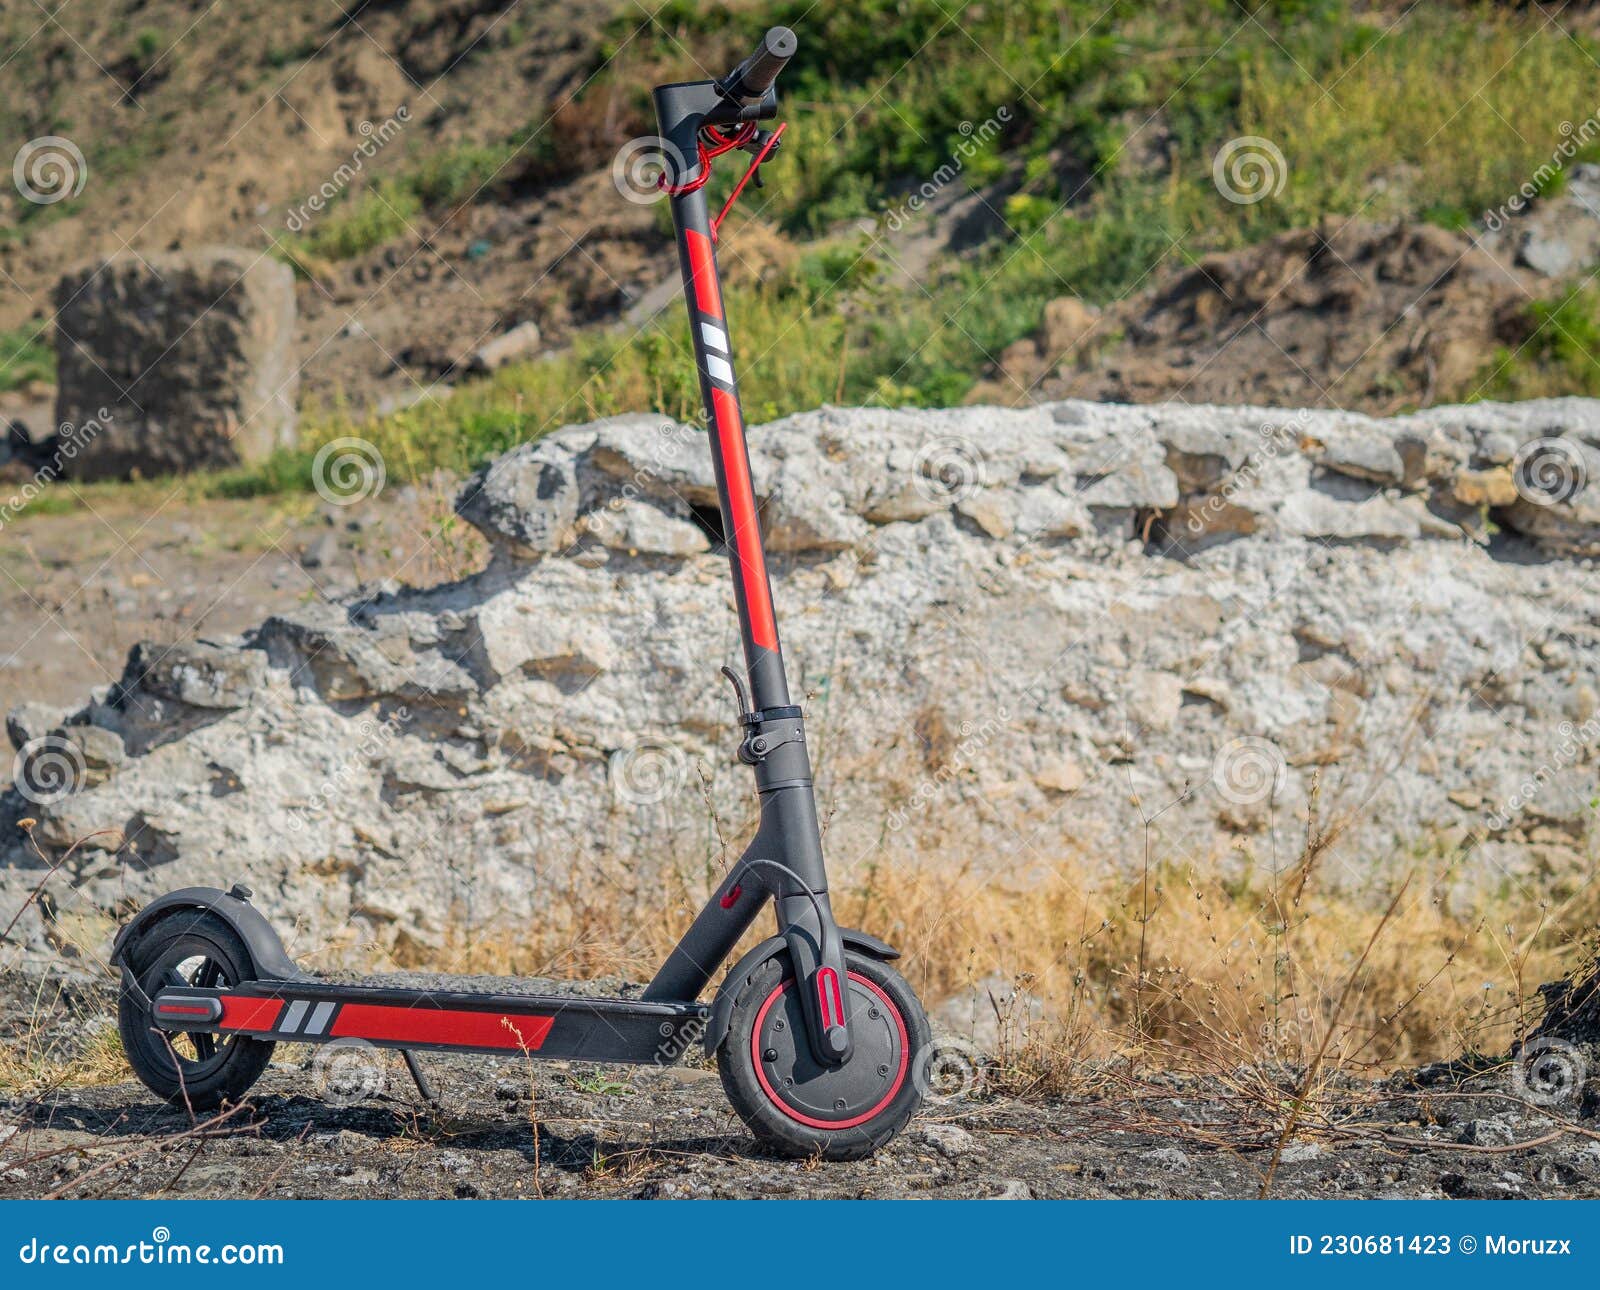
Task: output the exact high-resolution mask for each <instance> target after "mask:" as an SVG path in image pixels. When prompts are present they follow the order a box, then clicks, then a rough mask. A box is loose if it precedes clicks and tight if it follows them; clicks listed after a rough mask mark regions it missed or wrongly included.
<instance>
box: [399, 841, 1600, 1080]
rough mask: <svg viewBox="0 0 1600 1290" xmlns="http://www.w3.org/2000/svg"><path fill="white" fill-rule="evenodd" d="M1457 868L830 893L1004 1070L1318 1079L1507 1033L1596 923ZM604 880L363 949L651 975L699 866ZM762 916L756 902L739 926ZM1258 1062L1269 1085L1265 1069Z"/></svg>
mask: <svg viewBox="0 0 1600 1290" xmlns="http://www.w3.org/2000/svg"><path fill="white" fill-rule="evenodd" d="M1302 861H1303V858H1302ZM1459 865H1460V858H1459V857H1457V858H1455V859H1448V858H1435V859H1417V860H1415V861H1413V862H1409V863H1408V864H1407V865H1406V866H1403V867H1402V868H1403V872H1402V873H1401V875H1400V877H1399V878H1398V879H1397V880H1396V881H1395V882H1394V884H1393V885H1392V886H1391V887H1390V888H1389V889H1388V890H1386V891H1379V892H1374V893H1349V892H1344V891H1335V890H1331V889H1329V890H1325V889H1323V887H1322V886H1321V885H1320V884H1319V882H1318V881H1317V874H1316V870H1315V866H1314V865H1312V866H1309V867H1308V866H1306V865H1305V864H1304V863H1303V862H1302V863H1301V864H1300V865H1297V866H1294V867H1291V868H1290V869H1289V870H1288V871H1286V872H1285V873H1283V874H1280V875H1279V876H1278V877H1277V878H1274V877H1273V875H1272V874H1270V873H1266V872H1256V873H1245V874H1236V875H1233V876H1224V875H1221V874H1218V873H1214V872H1212V873H1202V872H1199V871H1197V870H1196V869H1193V868H1190V867H1186V866H1178V865H1160V866H1157V867H1155V868H1153V869H1152V870H1151V872H1150V873H1149V875H1148V877H1147V878H1144V879H1141V878H1140V877H1139V876H1138V875H1135V876H1134V877H1133V878H1132V879H1131V880H1127V879H1123V880H1110V879H1107V878H1105V877H1104V876H1101V875H1097V874H1094V873H1092V872H1091V870H1090V868H1089V866H1087V865H1076V864H1070V863H1069V864H1064V865H1062V866H1061V867H1059V868H1058V869H1056V870H1055V871H1053V872H1051V873H1048V874H1045V875H1041V876H1037V877H1034V878H1032V879H1031V880H1029V881H1027V882H1017V881H1006V880H1000V879H997V878H996V877H995V876H994V875H993V874H991V873H987V872H980V871H979V870H978V869H977V868H976V867H975V866H969V867H967V868H955V867H953V866H952V865H951V864H950V863H948V862H947V861H944V860H937V861H935V860H928V861H925V862H916V863H905V864H901V865H899V866H897V867H896V868H895V870H894V872H893V873H892V875H891V874H890V873H889V872H888V871H887V870H885V869H881V868H880V869H878V870H876V871H874V872H872V873H871V874H870V875H868V876H867V877H866V878H865V879H864V880H858V881H856V882H853V883H852V882H846V883H844V884H840V885H839V886H838V887H836V889H835V892H834V901H835V907H836V909H837V910H838V911H839V914H840V917H841V919H842V921H844V922H845V923H846V924H847V925H851V926H860V927H864V928H867V929H869V930H871V931H873V932H874V933H876V934H879V935H882V936H883V937H884V938H885V939H887V940H889V941H890V942H891V943H893V944H895V945H897V946H899V947H900V948H901V949H902V950H903V951H904V953H905V959H904V960H902V962H901V964H900V966H901V967H902V969H903V970H904V971H905V972H906V973H907V975H908V976H909V977H910V979H911V980H912V982H913V983H914V984H915V986H916V987H917V989H918V991H919V992H920V993H921V995H922V996H923V998H924V999H925V1000H927V1001H929V1002H930V1003H937V1002H938V1001H941V1000H949V999H957V1000H973V999H975V1000H976V1006H977V1008H978V1009H979V1010H980V1011H985V1010H987V1011H991V1012H992V1013H993V1014H994V1015H995V1017H996V1018H997V1025H996V1026H995V1027H994V1029H995V1030H997V1032H998V1034H999V1051H998V1052H997V1053H995V1054H993V1056H994V1057H995V1058H996V1059H997V1061H998V1064H999V1071H1000V1073H1001V1074H1002V1076H1003V1078H1004V1081H1005V1083H1006V1085H1007V1086H1008V1087H1011V1088H1032V1089H1037V1090H1040V1091H1053V1092H1064V1091H1069V1090H1071V1089H1074V1088H1081V1087H1083V1084H1082V1080H1083V1079H1084V1078H1086V1077H1087V1076H1086V1072H1087V1071H1089V1070H1091V1069H1096V1068H1100V1067H1103V1066H1104V1065H1105V1064H1106V1063H1107V1062H1108V1061H1110V1060H1111V1059H1122V1060H1123V1061H1124V1062H1129V1063H1131V1064H1132V1066H1133V1068H1135V1069H1152V1068H1153V1069H1183V1070H1187V1071H1190V1072H1193V1073H1207V1074H1213V1075H1218V1074H1227V1076H1228V1077H1229V1078H1243V1077H1242V1076H1239V1075H1237V1074H1236V1073H1235V1072H1236V1070H1237V1068H1240V1067H1246V1066H1252V1067H1260V1068H1261V1069H1262V1070H1264V1071H1268V1072H1272V1071H1281V1070H1283V1069H1287V1068H1297V1069H1298V1068H1304V1067H1306V1066H1308V1065H1310V1064H1312V1062H1313V1060H1314V1058H1315V1057H1316V1055H1317V1054H1318V1053H1322V1054H1323V1060H1322V1062H1321V1066H1322V1067H1323V1070H1324V1075H1325V1077H1329V1078H1331V1077H1333V1076H1334V1075H1340V1076H1342V1075H1344V1074H1347V1073H1365V1074H1378V1073H1382V1072H1386V1071H1389V1070H1392V1069H1396V1068H1399V1067H1402V1066H1410V1065H1415V1064H1417V1063H1420V1062H1424V1061H1429V1060H1435V1059H1443V1058H1448V1057H1454V1056H1457V1055H1459V1054H1461V1053H1464V1052H1474V1051H1476V1052H1489V1053H1493V1052H1504V1051H1506V1049H1507V1048H1508V1046H1509V1044H1510V1043H1511V1041H1512V1040H1513V1038H1514V1037H1515V1036H1516V1035H1518V1034H1519V1033H1522V1032H1524V1031H1526V1029H1527V1028H1528V1027H1529V1026H1530V1025H1531V1023H1532V1022H1533V1020H1535V1016H1534V1015H1533V1014H1532V1013H1530V1010H1529V1001H1530V1000H1531V999H1532V998H1533V995H1534V990H1535V987H1537V986H1538V985H1539V984H1540V983H1541V982H1543V981H1547V980H1552V979H1556V978H1559V977H1561V976H1562V975H1563V974H1564V973H1565V972H1566V971H1567V970H1568V969H1570V967H1571V965H1572V964H1574V963H1576V962H1578V961H1580V960H1581V958H1582V956H1583V953H1584V946H1583V945H1582V944H1580V943H1579V940H1578V939H1577V933H1575V932H1571V931H1568V930H1563V929H1576V928H1586V927H1591V926H1593V925H1594V923H1595V918H1596V914H1597V913H1600V909H1597V907H1596V906H1597V905H1600V899H1597V896H1596V894H1595V892H1594V891H1593V890H1591V889H1590V888H1589V887H1588V886H1586V885H1579V886H1577V887H1575V889H1574V890H1573V891H1572V892H1569V893H1566V894H1564V895H1563V894H1562V893H1560V892H1553V893H1551V895H1550V897H1549V899H1548V900H1543V901H1539V900H1533V899H1531V898H1526V897H1523V896H1521V895H1520V894H1519V893H1517V892H1516V891H1508V892H1506V893H1503V894H1501V895H1498V896H1495V897H1492V898H1486V899H1481V900H1479V901H1478V902H1476V903H1474V904H1473V905H1472V906H1471V907H1462V906H1461V905H1458V903H1457V897H1455V896H1454V895H1453V893H1454V892H1455V891H1456V889H1457V878H1458V874H1457V869H1458V867H1459ZM1407 875H1409V882H1407V881H1406V877H1407ZM613 877H615V878H616V879H617V880H616V881H602V882H598V883H596V882H593V881H592V880H589V881H586V882H585V884H584V885H583V886H582V887H579V886H577V885H575V886H574V887H573V889H572V890H570V891H567V892H563V893H559V894H557V893H552V895H551V898H550V900H549V901H548V903H547V904H546V906H545V908H546V909H547V910H548V911H549V917H548V918H544V919H541V921H540V922H539V924H538V925H537V926H531V927H520V928H517V929H515V930H513V931H499V932H485V931H478V932H469V931H468V930H467V929H462V928H457V929H454V930H452V931H450V932H449V933H447V934H446V937H445V942H444V944H443V945H442V946H437V947H431V948H430V947H421V946H416V945H410V946H407V947H405V948H404V949H403V950H401V951H400V952H398V953H385V954H383V955H380V956H378V957H379V958H380V959H381V961H379V962H374V964H373V966H374V967H375V968H383V967H389V968H393V967H396V966H400V967H410V968H427V969H438V970H449V971H456V972H475V971H477V972H513V973H518V974H526V975H551V976H569V977H578V978H593V977H603V976H621V977H625V978H629V979H634V980H641V979H647V978H648V976H649V975H650V973H651V972H652V971H653V970H654V967H655V965H656V964H657V963H659V962H660V961H661V959H662V958H663V957H664V955H665V954H666V952H667V950H668V949H669V948H670V947H671V945H672V943H673V942H674V941H675V939H676V938H677V936H678V934H679V933H680V932H681V930H682V928H683V926H684V925H685V924H686V923H687V921H688V919H689V917H690V916H691V914H692V912H693V911H694V910H695V909H696V908H698V904H699V901H700V900H701V899H703V897H704V892H705V891H706V890H707V889H708V887H707V880H706V879H705V877H704V876H703V875H691V874H688V873H685V872H682V871H680V872H676V873H674V874H672V875H670V876H669V879H668V891H669V897H670V898H669V899H668V900H667V901H665V902H663V899H662V892H661V888H660V887H659V886H658V885H656V884H653V883H641V882H639V880H638V879H637V878H632V877H630V878H627V879H626V880H625V878H624V876H623V875H613ZM1402 884H1404V891H1403V892H1401V894H1400V895H1399V897H1398V899H1395V893H1396V892H1397V891H1400V888H1401V886H1402ZM1391 900H1394V906H1393V910H1392V912H1391V914H1390V915H1389V916H1388V918H1387V919H1386V920H1385V918H1384V912H1383V911H1384V908H1385V906H1386V905H1388V904H1389V902H1390V901H1391ZM664 903H665V904H666V905H667V906H669V907H670V909H671V910H672V913H671V914H670V915H669V916H667V917H663V916H662V907H663V904H664ZM1380 923H1381V924H1382V925H1381V927H1380ZM766 934H768V926H767V923H766V920H765V919H764V918H763V919H762V920H760V921H759V923H758V926H757V928H756V929H755V930H754V931H752V933H751V934H750V936H749V938H748V939H747V943H748V944H753V943H754V941H755V939H756V937H757V936H760V935H766ZM1265 1078H1266V1079H1267V1080H1268V1082H1269V1083H1270V1084H1271V1086H1272V1088H1273V1090H1274V1092H1273V1094H1272V1095H1273V1096H1275V1097H1277V1096H1280V1095H1281V1091H1282V1090H1281V1088H1280V1087H1279V1082H1278V1081H1279V1077H1278V1076H1277V1075H1275V1074H1268V1075H1267V1076H1266V1077H1265Z"/></svg>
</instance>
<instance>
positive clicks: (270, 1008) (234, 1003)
mask: <svg viewBox="0 0 1600 1290" xmlns="http://www.w3.org/2000/svg"><path fill="white" fill-rule="evenodd" d="M282 1011H283V1000H282V999H252V998H250V997H249V996H247V995H242V994H225V995H223V996H222V1019H221V1020H220V1021H218V1022H217V1025H218V1027H219V1028H220V1029H222V1030H271V1029H272V1028H273V1026H275V1025H277V1024H278V1014H279V1013H280V1012H282Z"/></svg>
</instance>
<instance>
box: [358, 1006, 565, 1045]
mask: <svg viewBox="0 0 1600 1290" xmlns="http://www.w3.org/2000/svg"><path fill="white" fill-rule="evenodd" d="M508 1023H509V1024H508ZM554 1024H555V1018H554V1017H518V1016H510V1015H508V1014H506V1013H503V1012H453V1011H449V1010H447V1009H443V1008H407V1007H404V1006H402V1005H396V1004H386V1003H347V1004H345V1006H344V1007H343V1008H341V1009H340V1010H339V1015H338V1017H336V1018H335V1019H334V1023H333V1026H332V1028H331V1029H330V1030H329V1031H328V1033H329V1034H330V1035H333V1036H335V1037H337V1038H343V1037H349V1038H352V1039H381V1040H388V1041H391V1042H398V1041H410V1042H412V1043H418V1044H459V1045H461V1046H462V1047H463V1048H523V1047H526V1048H528V1049H529V1050H530V1051H537V1050H538V1049H539V1047H540V1046H541V1045H543V1043H544V1040H545V1036H546V1035H548V1034H549V1033H550V1027H551V1026H552V1025H554Z"/></svg>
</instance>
